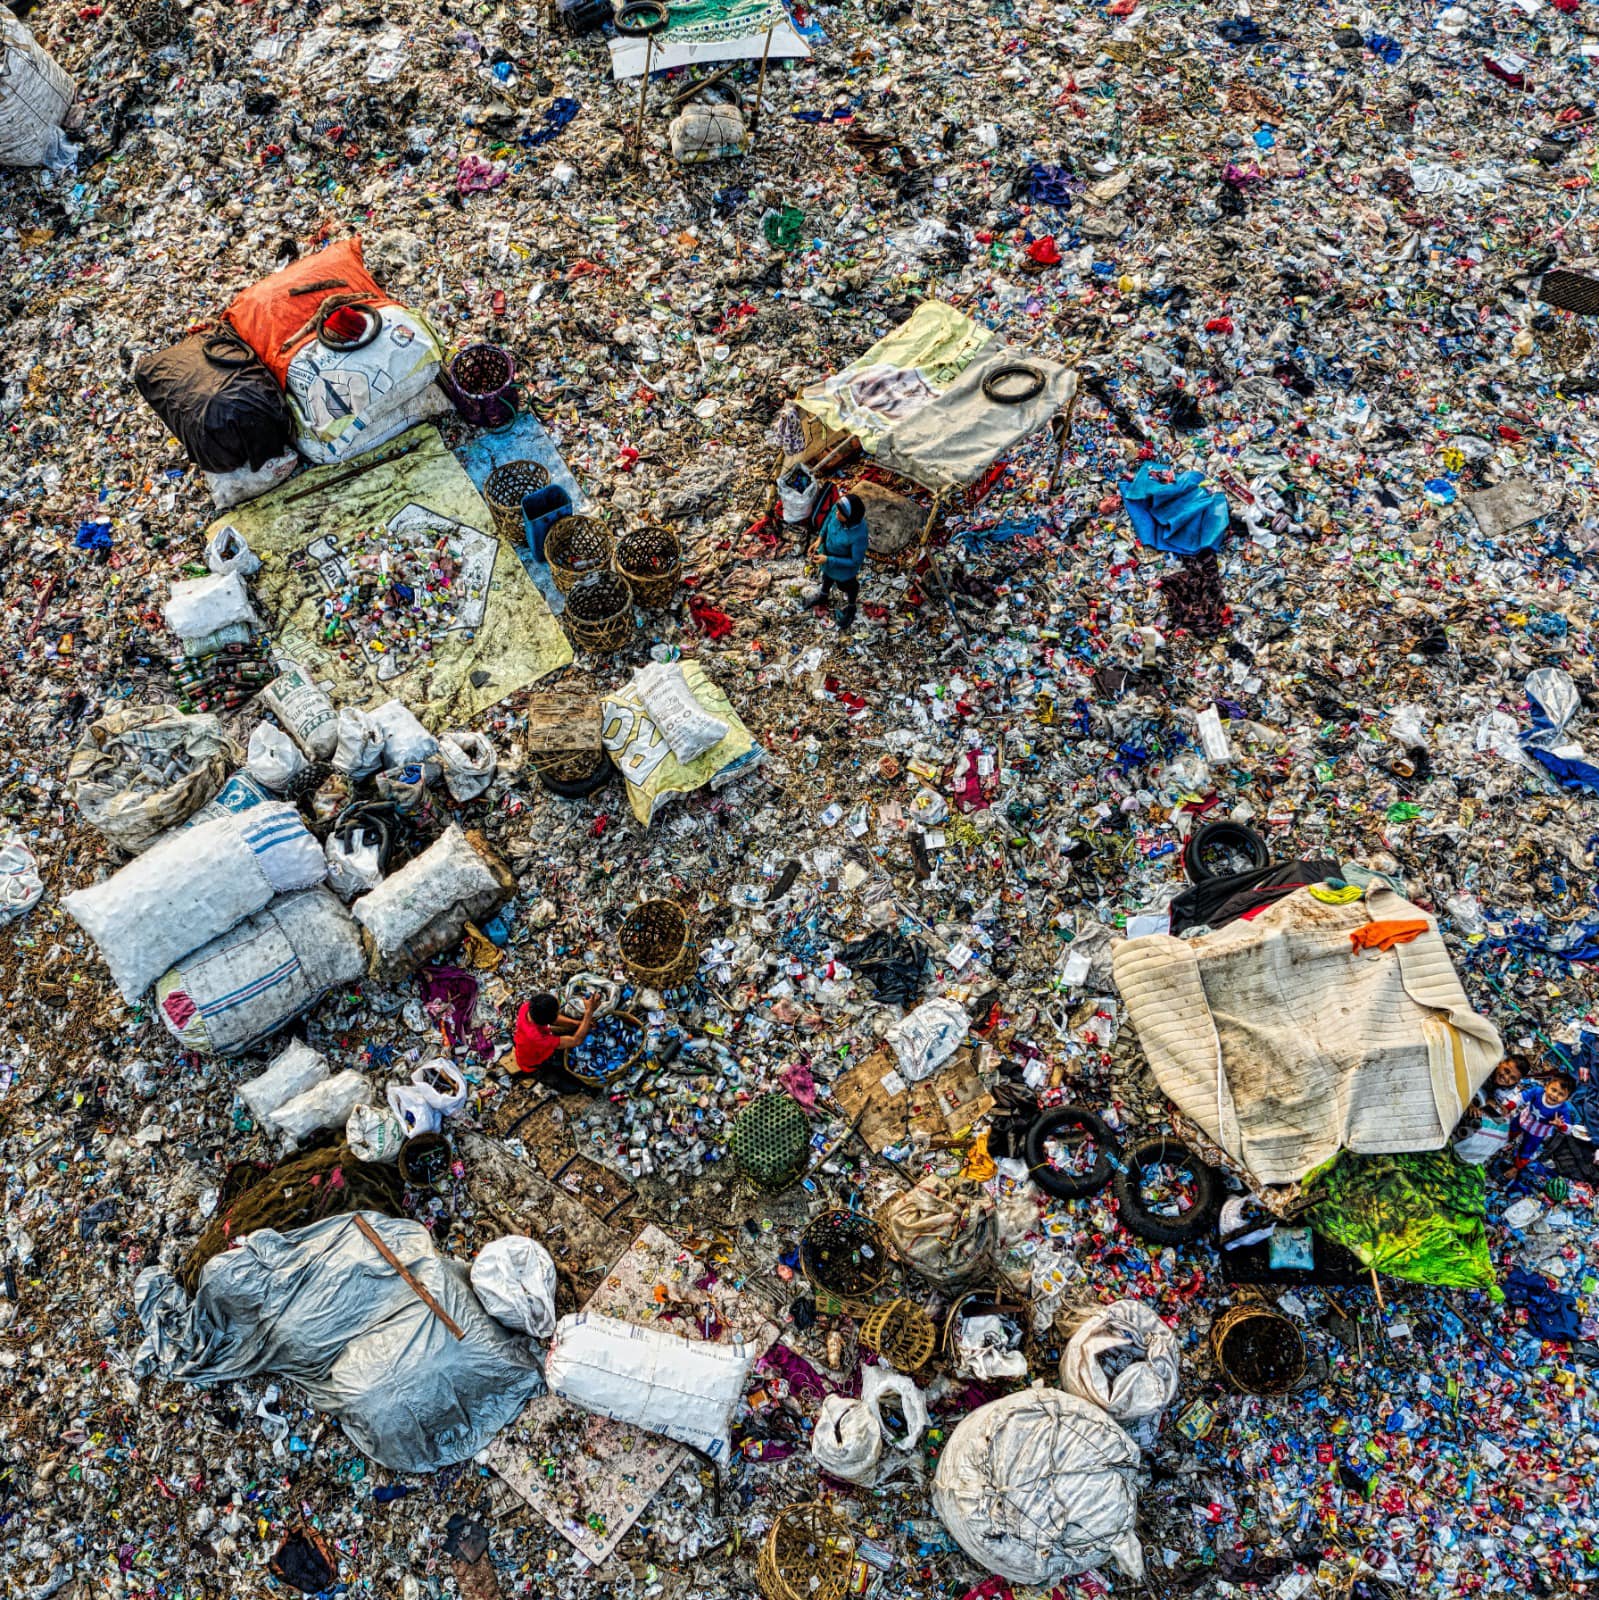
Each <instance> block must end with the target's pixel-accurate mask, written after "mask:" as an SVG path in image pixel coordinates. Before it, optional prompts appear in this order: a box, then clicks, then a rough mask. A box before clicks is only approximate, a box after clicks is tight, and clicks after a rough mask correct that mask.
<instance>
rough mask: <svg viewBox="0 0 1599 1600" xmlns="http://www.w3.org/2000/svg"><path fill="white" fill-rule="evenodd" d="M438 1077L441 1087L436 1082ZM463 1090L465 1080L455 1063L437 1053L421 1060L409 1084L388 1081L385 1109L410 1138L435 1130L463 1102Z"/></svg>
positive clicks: (459, 1107) (458, 1108) (464, 1088)
mask: <svg viewBox="0 0 1599 1600" xmlns="http://www.w3.org/2000/svg"><path fill="white" fill-rule="evenodd" d="M440 1078H442V1079H443V1080H444V1083H445V1086H446V1087H445V1088H444V1089H440V1088H439V1087H438V1085H437V1081H436V1080H438V1079H440ZM467 1093H468V1090H467V1083H466V1079H465V1078H464V1077H463V1076H462V1075H461V1073H460V1072H459V1070H458V1069H457V1068H456V1066H455V1063H454V1062H452V1061H449V1060H447V1059H446V1058H445V1057H443V1056H439V1057H437V1058H436V1059H434V1060H432V1061H424V1062H423V1063H422V1065H421V1066H420V1067H418V1068H417V1069H416V1071H415V1072H413V1073H412V1074H411V1081H410V1082H409V1083H391V1084H390V1085H389V1088H388V1093H387V1095H386V1096H385V1098H386V1099H387V1100H388V1102H389V1110H390V1111H392V1112H393V1113H394V1114H395V1116H397V1117H398V1118H399V1119H400V1126H401V1127H402V1128H404V1130H405V1136H406V1138H408V1139H414V1138H415V1137H416V1136H417V1135H418V1134H419V1133H437V1132H438V1131H439V1129H440V1128H441V1127H442V1126H443V1125H444V1119H445V1118H446V1117H448V1116H452V1115H453V1114H454V1113H455V1112H457V1111H459V1110H460V1109H461V1107H462V1106H464V1105H465V1104H466V1097H467Z"/></svg>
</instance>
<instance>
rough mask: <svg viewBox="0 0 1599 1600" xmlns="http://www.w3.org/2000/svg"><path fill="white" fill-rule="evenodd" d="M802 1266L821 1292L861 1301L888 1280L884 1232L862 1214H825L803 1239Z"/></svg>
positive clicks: (815, 1220) (843, 1212)
mask: <svg viewBox="0 0 1599 1600" xmlns="http://www.w3.org/2000/svg"><path fill="white" fill-rule="evenodd" d="M800 1266H801V1267H803V1268H804V1269H805V1276H806V1277H807V1278H809V1279H810V1281H811V1282H812V1283H814V1284H815V1285H816V1287H817V1288H818V1289H825V1290H827V1292H828V1293H829V1294H837V1295H844V1296H846V1297H848V1298H850V1299H858V1298H859V1297H860V1296H861V1295H865V1294H870V1293H871V1292H872V1290H873V1289H875V1288H876V1287H877V1286H878V1284H880V1283H881V1282H882V1281H883V1279H884V1278H886V1277H887V1276H888V1246H887V1245H886V1244H885V1243H884V1242H883V1231H882V1229H881V1228H879V1227H878V1226H877V1224H876V1223H875V1222H873V1221H872V1219H871V1218H870V1217H868V1216H866V1215H865V1214H864V1213H862V1212H859V1211H844V1210H842V1209H839V1210H833V1211H824V1212H823V1213H822V1214H821V1215H820V1216H819V1217H815V1218H813V1219H812V1221H811V1222H810V1224H809V1225H808V1226H807V1227H806V1229H805V1232H804V1234H803V1235H802V1236H801V1238H800Z"/></svg>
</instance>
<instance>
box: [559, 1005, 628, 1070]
mask: <svg viewBox="0 0 1599 1600" xmlns="http://www.w3.org/2000/svg"><path fill="white" fill-rule="evenodd" d="M612 1015H613V1016H614V1017H615V1018H616V1020H617V1021H619V1022H627V1023H631V1024H632V1025H633V1027H635V1028H636V1029H637V1030H638V1047H637V1048H636V1049H635V1050H634V1051H633V1053H632V1054H631V1055H630V1056H628V1057H627V1058H626V1059H625V1060H624V1061H622V1062H620V1063H619V1064H618V1065H616V1066H614V1067H612V1068H611V1069H610V1071H609V1072H585V1071H584V1070H583V1066H582V1063H581V1062H580V1061H579V1059H578V1058H577V1057H576V1056H575V1055H573V1054H572V1052H571V1051H568V1052H567V1056H566V1070H567V1071H568V1072H570V1073H571V1074H572V1076H573V1077H574V1078H576V1079H577V1080H578V1082H579V1083H587V1084H591V1085H592V1086H593V1087H594V1088H596V1089H597V1088H599V1087H600V1086H601V1085H603V1084H607V1083H611V1082H614V1081H615V1080H616V1079H617V1078H620V1077H621V1076H622V1075H623V1074H624V1073H627V1072H631V1071H632V1070H633V1068H634V1067H636V1066H637V1065H638V1064H639V1062H640V1061H641V1060H643V1058H644V1045H645V1041H646V1038H647V1036H648V1035H647V1031H646V1029H645V1027H644V1024H643V1023H642V1022H640V1021H639V1019H638V1018H637V1017H635V1016H634V1015H633V1013H632V1012H631V1011H617V1012H613V1013H612Z"/></svg>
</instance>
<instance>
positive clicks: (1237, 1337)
mask: <svg viewBox="0 0 1599 1600" xmlns="http://www.w3.org/2000/svg"><path fill="white" fill-rule="evenodd" d="M1210 1348H1211V1350H1212V1352H1213V1353H1214V1355H1215V1357H1216V1365H1217V1366H1218V1367H1220V1368H1221V1373H1222V1376H1223V1377H1224V1378H1225V1379H1226V1380H1227V1381H1228V1383H1230V1384H1231V1385H1232V1386H1233V1388H1235V1389H1237V1390H1239V1391H1240V1392H1242V1393H1244V1394H1286V1393H1287V1392H1288V1391H1289V1390H1290V1389H1292V1388H1293V1387H1294V1385H1295V1384H1297V1383H1298V1382H1299V1380H1300V1379H1301V1378H1303V1377H1304V1375H1305V1341H1304V1339H1303V1338H1302V1337H1301V1336H1300V1332H1299V1329H1298V1328H1296V1327H1295V1326H1294V1324H1293V1323H1292V1322H1291V1321H1290V1320H1289V1319H1288V1318H1287V1317H1285V1316H1284V1315H1283V1314H1282V1312H1280V1311H1277V1310H1274V1309H1273V1308H1272V1307H1271V1306H1266V1305H1260V1304H1258V1303H1256V1302H1253V1301H1250V1302H1246V1303H1245V1304H1243V1305H1236V1306H1231V1307H1229V1308H1228V1309H1227V1310H1226V1311H1224V1312H1222V1314H1221V1315H1220V1316H1219V1317H1217V1318H1216V1320H1215V1321H1214V1322H1213V1323H1211V1325H1210Z"/></svg>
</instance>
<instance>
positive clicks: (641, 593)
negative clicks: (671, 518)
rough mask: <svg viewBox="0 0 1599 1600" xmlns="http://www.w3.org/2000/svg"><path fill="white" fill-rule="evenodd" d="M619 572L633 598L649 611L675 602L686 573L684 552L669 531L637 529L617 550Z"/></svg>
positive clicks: (623, 539)
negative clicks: (678, 586) (679, 585)
mask: <svg viewBox="0 0 1599 1600" xmlns="http://www.w3.org/2000/svg"><path fill="white" fill-rule="evenodd" d="M616 570H617V571H618V572H620V573H621V574H622V576H623V577H624V578H626V579H627V582H628V586H629V588H631V589H632V591H633V596H634V598H635V599H636V600H637V601H638V603H639V604H640V605H641V606H643V607H644V609H645V610H646V611H661V610H664V609H665V608H666V607H667V606H669V605H671V603H672V596H673V594H675V593H676V591H677V580H678V578H679V577H680V576H681V575H682V572H683V549H682V546H681V545H679V544H678V542H677V535H676V534H675V533H672V532H670V531H669V530H667V529H666V528H634V529H633V531H632V532H631V533H625V534H623V535H622V538H621V542H620V543H619V544H618V545H617V547H616Z"/></svg>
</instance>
